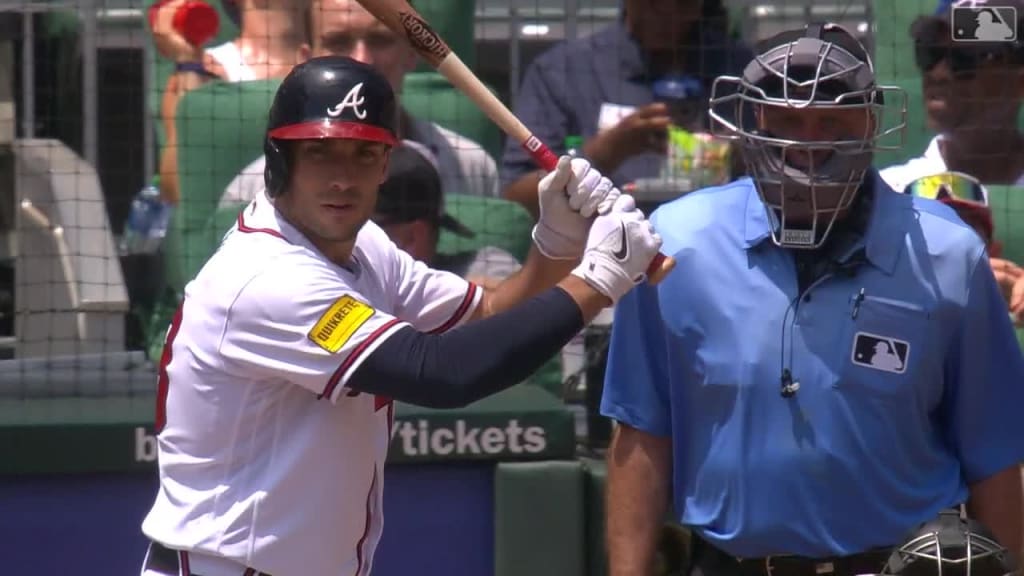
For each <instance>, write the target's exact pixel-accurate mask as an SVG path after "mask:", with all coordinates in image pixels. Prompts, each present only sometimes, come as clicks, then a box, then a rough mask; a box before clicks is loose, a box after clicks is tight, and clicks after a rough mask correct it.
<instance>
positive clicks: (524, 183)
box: [502, 170, 544, 221]
mask: <svg viewBox="0 0 1024 576" xmlns="http://www.w3.org/2000/svg"><path fill="white" fill-rule="evenodd" d="M543 175H544V173H543V172H539V171H536V170H533V171H530V172H527V173H526V174H523V175H522V176H520V177H519V178H518V179H516V180H513V181H512V182H511V183H510V184H509V185H508V186H506V187H505V190H503V191H502V196H504V197H505V199H506V200H511V201H513V202H516V203H518V204H521V205H522V206H523V207H524V208H526V211H527V212H529V213H530V215H531V216H533V219H534V221H536V220H537V219H538V218H540V204H539V202H538V199H537V183H538V182H540V179H541V177H542V176H543Z"/></svg>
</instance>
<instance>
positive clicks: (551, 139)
mask: <svg viewBox="0 0 1024 576" xmlns="http://www.w3.org/2000/svg"><path fill="white" fill-rule="evenodd" d="M750 58H751V53H750V50H749V48H747V47H746V46H745V45H743V44H742V43H739V42H735V41H733V40H732V39H731V38H730V37H729V33H728V14H727V12H726V10H725V8H724V5H723V2H722V0H623V13H622V18H621V20H620V21H619V22H616V23H615V24H612V25H610V26H608V27H606V28H604V29H603V30H600V31H598V32H597V33H596V34H593V35H592V36H588V37H585V38H580V39H576V40H569V41H566V42H562V43H560V44H558V45H557V46H555V47H554V48H552V49H550V50H548V51H547V52H545V53H544V54H542V55H540V56H538V57H537V58H536V59H535V60H534V61H533V62H532V63H531V64H530V66H529V67H528V68H527V70H526V74H525V76H524V77H523V80H522V85H521V88H520V89H519V93H518V97H517V100H516V103H515V104H516V105H515V113H516V116H517V117H518V118H520V119H521V120H522V121H523V123H525V124H526V126H527V127H528V128H529V129H530V130H531V131H532V132H533V133H534V134H535V135H536V136H537V137H538V138H539V139H540V140H541V141H542V142H544V143H546V144H547V145H548V146H550V147H551V149H552V150H553V151H554V152H555V153H557V154H560V153H563V152H566V151H567V146H566V139H567V138H572V137H579V138H581V139H582V144H581V148H580V149H578V150H577V151H576V152H577V153H578V154H579V155H582V156H583V157H585V158H587V159H588V160H590V162H591V163H592V164H593V165H594V167H595V168H597V169H598V170H600V171H601V173H603V174H605V175H606V176H608V177H609V178H611V180H612V181H613V182H615V184H616V185H617V186H625V185H626V184H629V183H631V182H633V181H635V180H638V179H641V178H653V177H657V176H659V174H660V172H661V169H662V167H663V166H664V163H665V152H666V148H667V128H668V126H669V124H670V123H672V120H673V118H672V110H671V109H670V106H669V105H668V104H667V103H665V102H661V101H656V98H655V94H654V90H653V87H654V85H655V84H656V83H657V82H658V81H659V80H661V79H665V78H682V79H683V81H686V80H689V81H690V82H689V83H690V84H693V81H694V80H696V85H697V86H696V88H698V90H696V92H698V93H699V94H697V95H696V96H695V98H697V99H698V100H699V104H700V106H699V107H701V108H702V107H703V104H704V101H705V100H706V98H705V97H704V94H706V93H709V92H710V86H711V81H713V79H714V78H715V77H716V76H718V75H721V74H735V73H738V72H740V71H742V69H743V68H742V67H743V66H744V65H746V63H747V62H748V61H749V60H750ZM501 172H502V173H501V178H502V182H503V184H504V189H503V192H502V193H503V195H504V196H505V197H506V198H508V199H510V200H514V201H516V202H519V203H520V204H522V205H523V206H525V207H526V208H527V210H529V211H530V212H531V213H532V214H534V216H536V214H537V196H536V190H535V189H536V187H537V182H538V180H539V179H540V178H541V176H542V172H541V171H539V170H538V169H537V166H536V165H535V164H534V162H533V160H531V158H530V156H529V154H527V152H526V151H525V150H523V149H522V148H521V147H520V146H519V144H518V143H516V142H512V141H509V142H508V143H507V144H506V147H505V152H504V156H503V157H502V163H501Z"/></svg>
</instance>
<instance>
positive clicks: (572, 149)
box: [565, 135, 583, 156]
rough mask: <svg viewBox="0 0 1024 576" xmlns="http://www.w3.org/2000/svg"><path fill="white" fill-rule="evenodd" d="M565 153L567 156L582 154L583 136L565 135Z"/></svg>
mask: <svg viewBox="0 0 1024 576" xmlns="http://www.w3.org/2000/svg"><path fill="white" fill-rule="evenodd" d="M565 153H566V154H568V155H569V156H582V155H583V136H577V135H571V136H566V137H565Z"/></svg>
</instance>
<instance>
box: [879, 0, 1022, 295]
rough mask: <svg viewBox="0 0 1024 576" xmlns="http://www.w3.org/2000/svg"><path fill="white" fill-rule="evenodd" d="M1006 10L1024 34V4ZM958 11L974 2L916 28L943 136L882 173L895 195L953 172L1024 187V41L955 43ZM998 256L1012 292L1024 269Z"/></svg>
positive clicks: (932, 121)
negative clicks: (1022, 118) (1023, 114)
mask: <svg viewBox="0 0 1024 576" xmlns="http://www.w3.org/2000/svg"><path fill="white" fill-rule="evenodd" d="M974 4H977V2H976V0H975V2H974ZM998 5H999V6H1011V7H1014V8H1016V14H1017V19H1018V22H1017V25H1018V29H1020V30H1024V1H1022V0H1007V1H1006V2H1003V1H1001V0H1000V2H999V3H998ZM958 6H973V4H971V3H970V2H967V3H965V2H964V1H963V0H958V1H955V2H953V1H951V0H942V1H940V2H939V6H938V8H937V9H936V10H935V12H934V14H931V15H927V16H921V17H919V18H918V19H917V20H915V21H914V23H913V24H912V25H911V28H910V36H911V38H913V41H914V56H915V60H916V62H917V67H918V69H919V70H920V71H921V83H922V92H923V95H924V106H925V112H926V117H925V118H926V121H927V125H928V128H929V129H930V130H932V131H934V132H936V133H937V135H936V136H935V137H934V138H932V140H931V142H929V144H928V147H927V148H926V149H925V150H924V152H923V153H922V154H921V155H920V156H918V157H915V158H911V159H910V160H908V161H907V162H904V163H902V164H897V165H893V166H889V167H887V168H885V169H883V170H881V171H880V172H879V174H880V175H881V177H882V179H883V180H885V181H886V183H887V184H889V186H891V187H892V188H893V189H894V190H897V191H903V190H905V189H906V188H907V187H908V186H909V185H910V184H911V183H913V182H914V181H915V180H917V179H919V178H922V177H924V176H931V175H935V174H942V173H944V172H947V171H953V172H960V173H965V174H969V175H971V176H973V177H974V178H976V179H977V180H978V181H980V182H983V183H985V184H1014V185H1018V186H1024V134H1022V133H1021V131H1020V129H1019V128H1018V124H1019V123H1018V121H1017V118H1018V116H1019V114H1020V109H1021V101H1022V99H1024V42H1022V41H1021V39H1020V38H1018V39H1017V40H1015V41H1012V42H962V41H954V40H952V34H951V33H950V27H951V22H950V18H951V15H952V8H955V7H958ZM991 256H992V258H991V261H990V264H991V267H992V272H993V273H994V274H995V276H996V281H997V282H998V283H999V286H1000V289H1001V291H1002V292H1003V293H1004V294H1010V293H1012V291H1013V290H1014V286H1015V285H1017V284H1018V283H1019V282H1024V268H1021V267H1020V266H1019V265H1018V264H1017V263H1014V262H1010V261H1009V260H1005V259H1002V258H999V257H998V256H996V255H991Z"/></svg>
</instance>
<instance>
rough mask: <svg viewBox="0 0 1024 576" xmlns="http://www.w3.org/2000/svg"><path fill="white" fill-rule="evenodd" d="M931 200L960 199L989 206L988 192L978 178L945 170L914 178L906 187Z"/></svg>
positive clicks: (910, 191) (911, 192) (915, 194)
mask: <svg viewBox="0 0 1024 576" xmlns="http://www.w3.org/2000/svg"><path fill="white" fill-rule="evenodd" d="M904 192H906V193H907V194H910V195H912V196H919V197H921V198H928V199H929V200H958V201H960V202H967V203H969V204H978V205H981V206H988V192H987V191H986V190H985V187H984V186H982V185H981V182H979V181H978V179H977V178H975V177H974V176H971V175H969V174H964V173H963V172H943V173H941V174H933V175H931V176H925V177H923V178H918V179H917V180H914V181H913V182H911V183H910V184H908V185H907V187H906V188H905V189H904Z"/></svg>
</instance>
